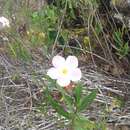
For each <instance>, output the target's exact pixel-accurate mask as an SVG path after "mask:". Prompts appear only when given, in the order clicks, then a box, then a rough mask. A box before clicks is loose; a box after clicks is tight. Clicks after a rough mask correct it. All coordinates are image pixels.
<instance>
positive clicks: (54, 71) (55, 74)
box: [47, 67, 58, 79]
mask: <svg viewBox="0 0 130 130" xmlns="http://www.w3.org/2000/svg"><path fill="white" fill-rule="evenodd" d="M47 75H48V76H50V78H52V79H57V78H58V70H57V69H56V68H54V67H52V68H50V69H49V70H48V72H47Z"/></svg>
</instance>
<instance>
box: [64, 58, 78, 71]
mask: <svg viewBox="0 0 130 130" xmlns="http://www.w3.org/2000/svg"><path fill="white" fill-rule="evenodd" d="M66 65H67V66H68V67H70V68H77V67H78V59H77V57H76V56H68V57H67V59H66Z"/></svg>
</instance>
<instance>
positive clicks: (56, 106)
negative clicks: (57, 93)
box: [48, 95, 71, 119]
mask: <svg viewBox="0 0 130 130" xmlns="http://www.w3.org/2000/svg"><path fill="white" fill-rule="evenodd" d="M48 100H49V102H50V104H51V106H52V107H53V108H54V109H55V110H56V111H57V113H58V114H60V115H62V116H64V117H66V118H67V119H70V118H71V114H70V113H69V112H67V111H65V110H64V108H63V107H62V106H61V105H60V104H59V103H58V102H57V101H56V100H54V99H53V97H52V96H50V95H49V96H48Z"/></svg>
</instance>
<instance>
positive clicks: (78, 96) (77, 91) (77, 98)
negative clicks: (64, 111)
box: [74, 84, 82, 104]
mask: <svg viewBox="0 0 130 130" xmlns="http://www.w3.org/2000/svg"><path fill="white" fill-rule="evenodd" d="M81 93H82V85H81V84H78V85H77V86H76V87H75V89H74V95H75V101H76V104H79V102H80V99H81Z"/></svg>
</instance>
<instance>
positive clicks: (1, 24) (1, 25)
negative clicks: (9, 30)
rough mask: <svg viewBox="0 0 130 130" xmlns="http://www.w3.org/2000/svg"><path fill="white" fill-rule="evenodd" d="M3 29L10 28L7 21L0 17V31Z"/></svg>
mask: <svg viewBox="0 0 130 130" xmlns="http://www.w3.org/2000/svg"><path fill="white" fill-rule="evenodd" d="M5 27H10V25H9V20H8V19H7V18H5V17H3V16H2V17H0V29H3V28H5Z"/></svg>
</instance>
